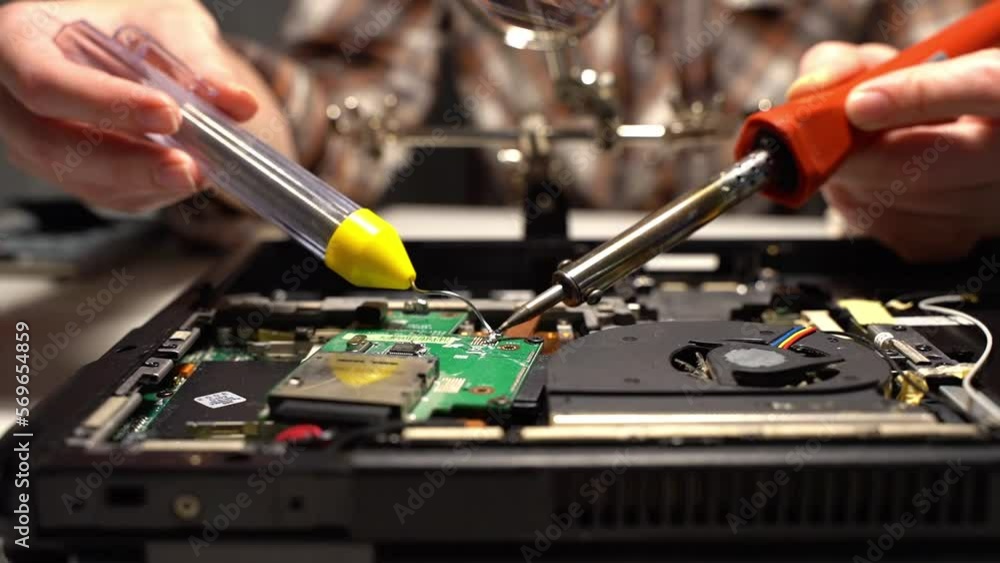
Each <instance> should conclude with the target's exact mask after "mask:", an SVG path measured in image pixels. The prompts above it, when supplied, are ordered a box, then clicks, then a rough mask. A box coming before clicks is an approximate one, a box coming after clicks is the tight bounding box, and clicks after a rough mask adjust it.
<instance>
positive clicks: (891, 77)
mask: <svg viewBox="0 0 1000 563" xmlns="http://www.w3.org/2000/svg"><path fill="white" fill-rule="evenodd" d="M846 109H847V116H848V118H849V119H850V120H851V121H852V122H853V123H854V124H855V125H856V126H857V127H859V128H861V129H866V130H869V131H877V130H882V129H890V128H896V127H908V126H913V125H921V124H927V123H940V122H942V121H950V120H953V119H957V118H959V117H961V116H963V115H978V116H982V117H1000V49H987V50H984V51H978V52H975V53H972V54H969V55H964V56H961V57H956V58H954V59H951V60H947V61H942V62H933V63H924V64H922V65H918V66H914V67H910V68H905V69H902V70H898V71H895V72H892V73H889V74H887V75H885V76H880V77H878V78H873V79H872V80H869V81H868V82H865V83H863V84H861V85H859V86H858V87H857V88H855V89H854V91H853V92H851V95H850V96H848V98H847V108H846Z"/></svg>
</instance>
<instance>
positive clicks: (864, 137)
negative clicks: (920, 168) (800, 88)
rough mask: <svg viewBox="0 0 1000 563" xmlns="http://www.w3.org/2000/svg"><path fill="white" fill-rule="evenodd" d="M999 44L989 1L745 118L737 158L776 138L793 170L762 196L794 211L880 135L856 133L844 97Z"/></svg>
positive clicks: (999, 11)
mask: <svg viewBox="0 0 1000 563" xmlns="http://www.w3.org/2000/svg"><path fill="white" fill-rule="evenodd" d="M998 43H1000V0H992V1H991V2H988V3H987V4H985V5H984V6H982V7H980V8H978V9H977V10H976V11H974V12H972V13H971V14H969V15H967V16H966V17H964V18H962V19H961V20H959V21H957V22H955V23H953V24H952V25H950V26H948V27H947V28H945V29H944V30H942V31H941V32H939V33H938V34H936V35H934V36H932V37H931V38H929V39H927V40H925V41H922V42H920V43H917V44H916V45H914V46H912V47H910V48H908V49H906V50H904V51H902V52H901V53H900V54H899V55H898V56H897V57H896V58H894V59H892V60H890V61H888V62H886V63H884V64H882V65H881V66H878V67H876V68H874V69H871V70H869V71H867V72H864V73H862V74H860V75H859V76H857V77H854V78H852V79H850V80H849V81H847V82H844V83H840V84H837V85H835V86H833V87H831V88H828V89H824V90H819V91H817V92H815V93H811V94H806V95H804V96H803V97H801V98H797V99H795V100H792V101H790V102H787V103H785V104H783V105H781V106H778V107H776V108H773V109H771V110H769V111H762V112H758V113H756V114H754V115H752V116H750V117H749V118H748V119H747V121H746V123H744V125H743V129H742V131H741V132H740V136H739V139H738V141H737V146H736V157H737V159H739V158H743V157H744V156H746V155H747V154H748V153H749V152H750V151H752V150H754V149H755V148H757V147H758V146H759V144H760V143H761V141H762V140H764V141H765V142H766V141H767V140H776V141H778V142H779V143H780V144H782V145H784V146H783V147H782V148H783V150H785V151H786V152H787V153H788V154H790V156H791V160H792V161H793V162H794V164H795V171H794V173H791V170H789V173H788V174H785V176H786V177H783V178H778V179H777V180H776V182H774V183H772V185H770V186H769V187H767V188H765V189H764V191H763V194H764V195H765V196H767V197H769V198H770V199H772V200H774V201H776V202H778V203H781V204H784V205H786V206H789V207H799V206H801V205H803V204H804V203H805V202H806V201H808V200H809V198H810V197H811V196H812V195H813V194H814V193H816V191H817V190H818V189H819V187H820V186H822V185H823V183H824V182H826V180H827V179H828V178H829V177H830V176H831V175H832V174H833V172H834V171H836V169H837V167H839V166H840V165H841V163H843V161H844V159H846V158H847V157H848V156H849V155H850V154H851V153H852V152H854V151H855V150H858V149H860V148H863V147H864V146H866V145H868V144H870V143H871V142H873V141H874V140H875V139H877V138H878V137H879V133H878V132H867V131H861V130H859V129H857V128H856V127H854V126H853V125H852V124H851V123H850V121H849V120H848V119H847V115H846V113H845V103H846V101H847V96H848V94H850V93H851V91H852V90H853V89H854V87H855V86H858V85H859V84H861V83H862V82H865V81H867V80H869V79H871V78H874V77H877V76H879V75H882V74H887V73H889V72H892V71H894V70H899V69H902V68H906V67H909V66H914V65H917V64H921V63H924V62H928V61H932V60H939V59H947V58H953V57H957V56H960V55H963V54H967V53H971V52H973V51H978V50H981V49H986V48H989V47H992V46H995V45H997V44H998Z"/></svg>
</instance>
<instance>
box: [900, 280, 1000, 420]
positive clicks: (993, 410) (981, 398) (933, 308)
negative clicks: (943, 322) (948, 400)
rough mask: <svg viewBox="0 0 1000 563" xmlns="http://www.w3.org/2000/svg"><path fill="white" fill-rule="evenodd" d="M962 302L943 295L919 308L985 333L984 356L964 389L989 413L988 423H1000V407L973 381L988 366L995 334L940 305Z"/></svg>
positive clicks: (980, 358) (967, 315)
mask: <svg viewBox="0 0 1000 563" xmlns="http://www.w3.org/2000/svg"><path fill="white" fill-rule="evenodd" d="M962 300H963V299H962V296H960V295H941V296H938V297H929V298H927V299H924V300H922V301H920V303H919V304H918V305H917V307H919V308H920V310H921V311H927V312H931V313H938V314H942V315H950V316H952V317H958V318H960V319H964V320H966V321H969V322H970V323H972V324H974V325H976V326H977V327H979V330H981V331H983V335H984V336H985V337H986V346H985V347H984V348H983V354H982V355H981V356H980V357H979V360H977V361H976V363H975V364H973V365H972V369H970V370H969V373H968V374H967V375H966V376H965V378H964V379H963V380H962V389H963V390H964V391H965V394H966V395H968V397H969V399H970V400H971V401H972V402H973V403H975V404H978V405H979V406H980V407H981V408H982V409H983V410H984V411H985V412H986V413H987V416H988V418H989V420H988V422H991V423H1000V407H998V406H997V404H996V403H994V402H993V401H992V400H991V399H990V398H989V397H987V396H986V395H985V394H983V393H981V392H979V390H977V389H976V388H975V387H973V385H972V380H973V379H974V378H975V377H976V376H977V375H979V372H980V371H982V369H983V366H984V365H986V361H987V360H989V358H990V354H991V353H992V352H993V333H992V332H990V329H989V327H988V326H986V325H985V324H983V322H982V321H980V320H979V319H977V318H975V317H973V316H972V315H970V314H968V313H964V312H962V311H959V310H957V309H952V308H951V307H941V306H940V305H939V304H940V303H961V302H962ZM973 406H974V405H972V404H970V405H969V406H968V407H967V411H968V413H969V414H972V410H973Z"/></svg>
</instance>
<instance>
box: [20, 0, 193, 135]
mask: <svg viewBox="0 0 1000 563" xmlns="http://www.w3.org/2000/svg"><path fill="white" fill-rule="evenodd" d="M29 10H31V11H32V13H28V11H29ZM25 18H31V25H34V26H41V27H43V28H44V29H43V30H42V31H41V32H40V33H36V34H34V35H32V36H28V37H21V38H20V40H8V41H3V42H0V83H2V84H3V86H5V87H6V89H7V90H8V91H9V92H11V94H13V95H14V97H15V98H17V100H18V101H19V102H20V103H21V105H22V106H23V107H26V108H28V109H29V110H31V111H32V112H34V113H35V114H37V115H42V116H46V117H51V118H56V119H64V120H68V121H77V122H83V123H91V124H99V123H102V122H105V123H109V124H111V125H112V126H113V127H114V128H115V129H117V130H120V131H123V132H128V133H134V134H141V133H147V132H149V133H164V134H171V133H174V132H175V131H176V130H177V127H178V126H179V125H180V121H181V117H180V111H179V109H178V108H177V106H176V104H175V103H174V102H173V101H172V100H171V99H170V98H169V97H168V96H167V95H166V94H163V93H161V92H157V91H155V90H153V89H151V88H147V87H144V86H141V85H139V84H136V83H134V82H131V81H128V80H124V79H120V78H116V77H113V76H111V75H109V74H107V73H104V72H101V71H99V70H96V69H92V68H89V67H86V66H83V65H80V64H76V63H74V62H72V61H70V60H68V59H67V58H66V57H65V56H64V55H63V54H62V52H61V51H60V50H59V49H58V47H56V45H55V43H54V42H53V40H52V37H53V36H54V35H55V33H56V32H57V30H58V29H59V26H60V25H61V23H60V22H58V21H55V20H53V19H52V18H51V17H48V16H46V15H45V12H44V9H43V8H39V7H38V5H37V4H34V3H24V4H21V3H17V4H12V5H10V6H8V7H7V8H6V9H4V10H3V11H2V12H0V34H4V35H7V34H16V33H19V32H18V31H15V30H17V29H19V28H20V27H21V26H23V25H24V22H23V20H24V19H25ZM50 28H51V29H50ZM14 37H18V36H16V35H14Z"/></svg>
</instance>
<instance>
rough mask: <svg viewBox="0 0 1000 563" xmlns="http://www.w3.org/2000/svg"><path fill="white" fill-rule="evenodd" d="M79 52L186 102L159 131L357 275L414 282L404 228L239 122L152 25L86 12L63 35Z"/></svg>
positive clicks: (360, 280) (237, 194)
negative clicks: (100, 21) (111, 27)
mask: <svg viewBox="0 0 1000 563" xmlns="http://www.w3.org/2000/svg"><path fill="white" fill-rule="evenodd" d="M55 41H56V44H57V45H58V46H59V48H60V49H61V50H62V51H63V53H64V54H65V55H66V56H67V57H68V58H70V59H71V60H73V61H75V62H77V63H80V64H84V65H87V66H91V67H94V68H97V69H99V70H102V71H105V72H107V73H109V74H111V75H114V76H117V77H119V78H124V79H126V80H131V81H134V82H138V83H141V84H144V85H147V86H149V87H152V88H155V89H157V90H160V91H162V92H165V93H166V94H167V95H169V96H171V97H172V98H173V99H174V100H175V101H176V102H177V104H178V106H180V109H181V114H182V116H183V121H182V124H181V126H180V130H179V131H178V132H177V133H175V134H173V135H169V136H168V135H149V138H150V139H152V140H153V141H155V142H157V143H160V144H162V145H165V146H170V147H177V148H180V149H182V150H184V151H185V152H187V153H188V154H190V155H191V156H192V157H193V158H194V159H195V161H196V162H197V163H198V165H199V167H200V168H201V170H202V172H203V174H205V176H206V177H207V178H208V179H209V180H210V181H211V182H212V183H213V184H214V185H217V186H218V187H219V188H220V189H221V190H222V191H223V192H225V193H226V194H228V195H230V196H232V197H233V198H235V199H236V200H238V201H239V202H241V203H242V204H244V205H246V206H247V207H249V208H250V209H251V210H253V211H254V212H256V213H257V214H259V215H261V216H262V217H264V218H265V219H268V220H270V221H271V222H272V223H274V224H276V225H277V226H279V227H280V228H282V229H283V230H284V231H285V232H286V233H288V235H289V236H291V237H292V238H293V239H295V240H296V241H298V242H299V243H300V244H302V245H303V246H305V247H306V248H307V249H308V250H309V251H310V252H312V253H313V254H314V255H316V256H317V257H319V258H320V259H322V260H323V261H324V263H325V264H326V265H327V266H328V267H329V268H330V269H331V270H333V271H334V272H336V273H337V274H339V275H340V276H342V277H343V278H344V279H346V280H347V281H348V282H350V283H352V284H354V285H356V286H361V287H371V288H381V289H399V290H407V289H410V288H411V287H412V286H413V283H414V280H415V279H416V272H415V271H414V269H413V265H412V264H411V262H410V258H409V256H408V255H407V253H406V249H405V248H404V247H403V243H402V241H401V240H400V239H399V235H398V234H397V233H396V230H395V229H394V228H393V227H392V226H391V225H390V224H388V223H387V222H385V221H384V220H383V219H381V218H380V217H378V216H377V215H375V214H374V213H372V212H371V211H370V210H368V209H364V208H361V207H360V206H359V205H358V204H357V203H355V202H354V201H352V200H351V199H350V198H348V197H347V196H345V195H344V194H342V193H340V192H339V191H337V190H336V189H334V188H333V187H331V186H330V185H328V184H327V183H325V182H323V181H322V180H321V179H319V178H317V177H316V176H315V175H313V174H311V173H310V172H309V171H308V170H306V169H305V168H303V167H301V166H300V165H299V164H297V163H296V162H294V161H292V160H290V159H288V158H286V157H285V156H283V155H281V154H280V153H278V152H277V151H275V150H274V149H272V148H271V147H270V146H268V145H267V143H265V142H263V141H262V140H260V139H258V138H256V137H254V136H253V135H251V134H250V133H249V132H247V131H245V130H244V129H241V128H240V127H238V126H237V125H235V124H234V123H233V122H232V120H230V119H228V118H227V117H225V116H224V115H223V114H222V113H221V112H220V111H218V110H217V109H216V108H215V107H214V106H213V105H212V104H210V103H208V102H207V101H206V99H205V98H208V99H210V98H211V97H212V96H213V95H214V90H213V89H212V88H211V87H210V86H209V85H207V84H206V83H205V82H203V81H201V80H199V79H198V78H197V77H196V76H195V74H194V73H193V72H191V70H189V69H188V68H187V67H186V66H185V65H184V64H183V63H182V62H181V61H179V60H178V59H177V58H176V57H174V56H173V55H171V54H170V53H169V52H168V51H167V50H166V49H165V48H164V47H163V46H161V45H160V44H159V43H157V42H156V40H155V39H153V38H152V37H151V36H150V35H148V34H147V33H145V32H144V31H142V30H140V29H138V28H135V27H130V26H126V27H123V28H121V29H119V30H118V31H117V32H116V33H115V35H114V37H113V38H112V37H108V36H107V35H105V34H103V33H102V32H101V31H99V30H98V29H97V28H95V27H93V26H92V25H91V24H89V23H87V22H86V21H77V22H74V23H71V24H68V25H66V26H64V27H63V29H62V30H60V32H59V34H58V35H57V36H56V38H55Z"/></svg>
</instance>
